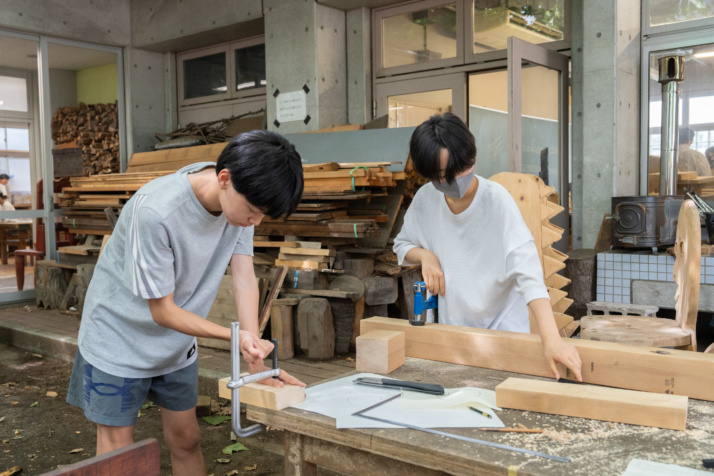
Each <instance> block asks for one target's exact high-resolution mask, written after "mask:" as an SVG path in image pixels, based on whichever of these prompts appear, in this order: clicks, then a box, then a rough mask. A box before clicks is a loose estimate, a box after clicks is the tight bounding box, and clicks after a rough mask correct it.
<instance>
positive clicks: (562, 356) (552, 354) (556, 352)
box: [543, 337, 583, 382]
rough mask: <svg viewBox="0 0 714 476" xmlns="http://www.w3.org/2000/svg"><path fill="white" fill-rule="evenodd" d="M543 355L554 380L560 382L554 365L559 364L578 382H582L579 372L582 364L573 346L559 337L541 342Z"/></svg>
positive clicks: (556, 367)
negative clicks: (568, 370) (567, 369)
mask: <svg viewBox="0 0 714 476" xmlns="http://www.w3.org/2000/svg"><path fill="white" fill-rule="evenodd" d="M543 353H544V354H545V360H546V361H547V362H548V366H549V367H550V371H551V372H552V373H553V375H554V376H555V379H556V380H560V373H559V372H558V366H557V365H556V363H560V364H563V365H565V366H566V367H567V368H569V369H570V371H571V372H573V375H575V378H576V379H577V380H578V382H582V381H583V376H582V372H581V369H582V366H583V363H582V361H581V360H580V354H579V353H578V349H576V348H575V346H574V345H572V344H569V343H568V342H565V341H564V340H563V339H561V338H559V337H558V338H554V339H552V340H549V341H546V342H543Z"/></svg>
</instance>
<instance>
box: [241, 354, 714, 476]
mask: <svg viewBox="0 0 714 476" xmlns="http://www.w3.org/2000/svg"><path fill="white" fill-rule="evenodd" d="M352 373H354V372H352ZM347 375H350V373H346V374H345V375H343V376H347ZM512 376H519V377H522V378H534V379H537V378H538V377H530V376H524V375H520V374H514V373H510V372H503V371H497V370H490V369H481V368H476V367H467V366H462V365H456V364H449V363H443V362H435V361H428V360H421V359H414V358H407V362H406V364H405V365H404V366H403V367H401V368H399V369H397V370H396V371H394V372H392V373H391V374H389V377H390V378H397V379H403V380H420V381H422V382H429V383H438V384H441V385H443V386H444V387H447V388H448V387H461V386H473V387H480V388H487V389H491V390H493V389H495V387H496V385H498V384H499V383H501V382H502V381H503V380H505V379H506V378H508V377H512ZM345 398H347V396H345ZM712 415H714V403H713V402H706V401H701V400H692V399H690V401H689V409H688V422H687V429H686V431H674V430H661V429H658V428H651V427H644V426H635V425H627V424H620V423H608V422H602V421H596V420H586V419H582V418H572V417H562V416H556V415H547V414H539V413H534V412H522V411H518V410H504V411H502V412H499V417H500V418H501V420H503V422H504V423H505V425H506V426H510V427H513V426H517V425H518V424H522V425H525V426H527V427H528V428H542V429H543V430H544V432H543V433H542V434H525V433H495V432H485V431H480V430H477V429H470V428H469V429H466V428H447V429H442V430H443V431H445V432H448V433H456V434H459V435H463V436H468V437H470V438H476V439H481V440H488V441H494V442H497V443H502V444H505V445H509V446H515V447H519V448H525V449H529V450H534V451H539V452H543V453H548V454H551V455H556V456H561V457H566V458H570V459H571V462H569V463H562V462H558V461H553V460H549V459H544V458H541V457H537V456H531V455H527V454H522V453H516V452H511V451H506V450H502V449H498V448H492V447H488V446H484V445H478V444H473V443H468V442H464V441H459V440H455V439H449V438H445V437H441V436H437V435H432V434H428V433H424V432H419V431H415V430H408V429H388V430H387V429H374V430H364V429H359V430H357V429H343V430H338V429H336V428H335V421H334V419H332V418H328V417H326V416H323V415H319V414H317V413H311V412H307V411H304V410H297V409H293V408H288V409H285V410H281V411H272V410H266V409H263V408H257V407H253V406H248V411H247V416H248V419H249V420H252V421H256V422H260V423H263V424H265V425H268V426H270V427H272V428H278V429H282V430H284V431H285V474H287V475H301V476H302V475H315V474H316V468H317V467H318V466H319V467H321V468H325V469H329V470H332V471H337V472H340V473H343V474H350V475H352V474H354V475H364V474H389V475H390V476H391V475H408V476H416V475H420V476H421V475H432V474H457V475H506V474H508V475H511V474H514V475H515V474H517V475H519V476H520V475H549V476H550V475H554V476H559V475H562V476H566V475H567V476H570V475H593V474H597V475H598V476H606V475H618V476H619V475H621V474H622V473H623V471H625V468H626V467H627V465H628V463H629V462H630V460H631V459H633V458H639V459H645V460H651V461H657V462H662V463H669V464H678V465H681V466H686V467H690V468H696V469H703V467H702V465H701V460H702V459H704V458H711V457H714V431H713V430H714V424H713V423H712V421H711V420H712V418H711V416H712ZM516 468H517V469H516ZM509 470H510V472H509ZM514 471H515V472H514Z"/></svg>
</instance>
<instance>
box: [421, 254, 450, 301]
mask: <svg viewBox="0 0 714 476" xmlns="http://www.w3.org/2000/svg"><path fill="white" fill-rule="evenodd" d="M420 258H421V275H422V276H423V277H424V282H425V283H426V289H428V290H429V292H430V293H431V294H432V295H437V294H441V295H442V296H443V295H444V292H445V291H446V281H445V280H444V271H442V269H441V263H439V258H437V257H436V255H435V254H434V253H432V252H431V251H429V250H424V249H423V250H421V256H420Z"/></svg>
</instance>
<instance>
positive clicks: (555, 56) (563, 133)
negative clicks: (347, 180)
mask: <svg viewBox="0 0 714 476" xmlns="http://www.w3.org/2000/svg"><path fill="white" fill-rule="evenodd" d="M524 61H525V62H528V63H534V64H537V65H539V66H544V67H546V68H548V69H552V70H555V71H558V94H559V104H558V109H559V111H558V125H559V129H560V133H559V138H558V144H559V148H560V154H559V168H560V170H559V172H558V197H559V198H558V201H559V204H560V205H561V206H565V207H567V205H568V190H569V186H568V184H569V182H568V176H569V175H570V165H569V164H570V152H569V143H568V121H569V116H570V109H569V101H570V96H569V92H568V74H569V70H568V65H569V62H570V58H568V57H567V56H565V55H561V54H560V53H556V52H555V51H551V50H549V49H547V48H544V47H542V46H539V45H534V44H532V43H528V42H526V41H523V40H519V39H518V38H514V37H510V38H508V170H509V171H511V172H521V170H522V165H523V154H522V149H521V142H522V116H521V113H522V110H521V99H522V98H521V84H522V70H523V62H524Z"/></svg>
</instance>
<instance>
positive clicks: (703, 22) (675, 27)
mask: <svg viewBox="0 0 714 476" xmlns="http://www.w3.org/2000/svg"><path fill="white" fill-rule="evenodd" d="M649 17H650V0H642V21H641V25H642V36H643V37H646V36H650V35H659V34H667V33H676V32H681V31H683V30H692V29H699V28H706V27H711V26H714V17H710V18H700V19H697V20H688V21H682V22H678V23H669V24H667V25H657V26H650V18H649Z"/></svg>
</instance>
